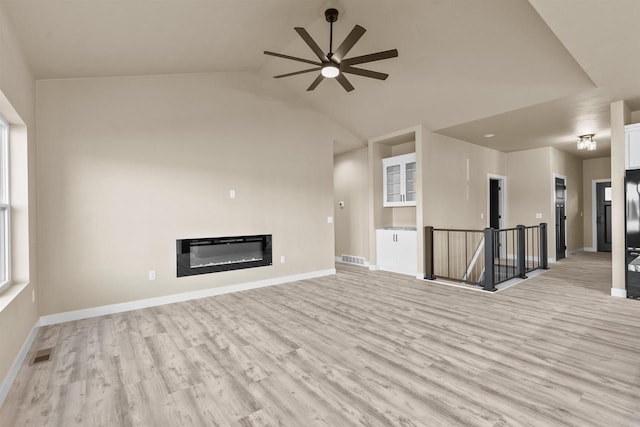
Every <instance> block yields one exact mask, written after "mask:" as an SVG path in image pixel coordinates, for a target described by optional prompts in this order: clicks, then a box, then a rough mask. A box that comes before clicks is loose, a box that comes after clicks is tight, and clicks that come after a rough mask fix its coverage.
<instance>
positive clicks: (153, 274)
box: [149, 270, 156, 280]
mask: <svg viewBox="0 0 640 427" xmlns="http://www.w3.org/2000/svg"><path fill="white" fill-rule="evenodd" d="M149 280H156V271H155V270H149Z"/></svg>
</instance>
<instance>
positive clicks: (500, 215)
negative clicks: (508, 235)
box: [487, 175, 506, 230]
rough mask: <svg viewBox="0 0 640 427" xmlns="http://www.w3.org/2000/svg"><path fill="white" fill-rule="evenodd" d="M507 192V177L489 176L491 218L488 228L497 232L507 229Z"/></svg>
mask: <svg viewBox="0 0 640 427" xmlns="http://www.w3.org/2000/svg"><path fill="white" fill-rule="evenodd" d="M505 190H506V188H505V177H503V176H494V175H489V217H488V218H487V219H488V221H487V222H488V224H487V226H489V227H491V228H494V229H496V230H499V229H501V228H505V214H504V195H505Z"/></svg>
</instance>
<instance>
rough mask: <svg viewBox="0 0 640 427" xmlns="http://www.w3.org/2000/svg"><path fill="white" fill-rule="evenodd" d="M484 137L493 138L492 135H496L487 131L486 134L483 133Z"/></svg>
mask: <svg viewBox="0 0 640 427" xmlns="http://www.w3.org/2000/svg"><path fill="white" fill-rule="evenodd" d="M483 136H484V137H485V138H493V137H494V136H496V134H495V133H488V134H486V135H483Z"/></svg>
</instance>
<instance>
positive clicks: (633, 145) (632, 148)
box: [627, 130, 640, 169]
mask: <svg viewBox="0 0 640 427" xmlns="http://www.w3.org/2000/svg"><path fill="white" fill-rule="evenodd" d="M638 168H640V130H635V131H630V132H627V169H638Z"/></svg>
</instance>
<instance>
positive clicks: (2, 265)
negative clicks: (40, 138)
mask: <svg viewBox="0 0 640 427" xmlns="http://www.w3.org/2000/svg"><path fill="white" fill-rule="evenodd" d="M9 216H10V208H9V124H8V123H7V121H6V120H5V119H4V117H2V116H1V115H0V291H2V290H4V289H6V288H7V287H8V286H9V282H10V278H11V275H10V274H9V273H10V271H9V266H10V263H9V259H10V258H9V228H10V227H9Z"/></svg>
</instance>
